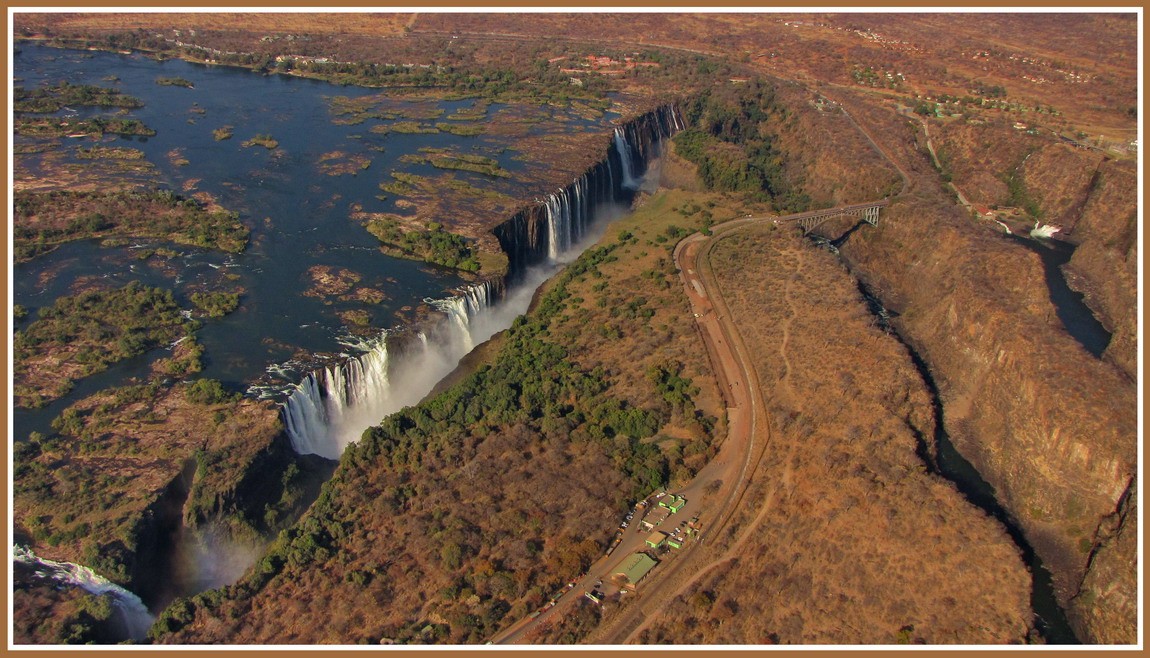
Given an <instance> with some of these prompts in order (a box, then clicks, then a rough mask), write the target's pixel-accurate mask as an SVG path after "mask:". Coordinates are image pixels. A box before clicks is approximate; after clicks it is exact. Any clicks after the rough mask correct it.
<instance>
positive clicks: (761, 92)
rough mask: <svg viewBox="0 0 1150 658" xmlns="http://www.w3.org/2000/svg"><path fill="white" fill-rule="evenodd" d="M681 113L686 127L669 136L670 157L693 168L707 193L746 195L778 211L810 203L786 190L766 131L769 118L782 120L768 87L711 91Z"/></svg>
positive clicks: (756, 84)
mask: <svg viewBox="0 0 1150 658" xmlns="http://www.w3.org/2000/svg"><path fill="white" fill-rule="evenodd" d="M683 110H684V111H683V114H684V117H685V118H686V119H687V122H688V125H689V127H688V128H687V130H684V131H683V132H681V133H679V134H678V135H676V136H675V152H676V153H678V154H679V155H681V156H682V157H684V158H686V159H687V160H690V161H691V162H693V163H695V164H696V165H697V166H698V167H699V177H700V178H701V179H702V181H703V183H704V184H705V185H706V186H707V187H708V188H709V189H713V190H725V191H736V192H747V193H749V194H750V195H752V196H753V197H755V198H757V199H762V200H767V199H769V200H771V201H772V202H773V203H774V204H775V205H776V206H777V207H779V208H784V209H787V210H791V211H795V212H798V211H801V210H806V207H807V205H808V204H809V203H810V200H809V199H808V198H806V196H805V195H803V194H801V193H800V192H798V191H797V190H795V189H793V188H792V186H791V185H789V184H788V182H787V180H786V177H785V176H784V172H783V156H782V153H781V152H780V151H779V150H778V149H777V148H776V147H775V144H774V141H775V137H774V135H773V134H772V132H771V130H770V129H769V127H768V126H769V120H770V119H771V118H772V116H774V115H778V116H784V115H785V110H784V109H783V107H782V106H781V105H779V104H777V103H776V101H775V92H774V89H773V88H772V87H770V86H769V85H766V84H762V83H760V82H759V81H758V80H751V81H750V82H748V83H746V84H743V85H738V86H735V87H716V88H715V89H712V90H710V91H708V92H706V93H703V94H699V95H697V96H695V97H694V98H692V99H690V100H688V101H686V102H685V103H684V108H683Z"/></svg>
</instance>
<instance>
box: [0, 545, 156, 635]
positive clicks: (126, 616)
mask: <svg viewBox="0 0 1150 658" xmlns="http://www.w3.org/2000/svg"><path fill="white" fill-rule="evenodd" d="M12 557H13V559H14V560H15V561H16V562H20V563H23V564H26V565H28V566H30V567H31V568H33V569H35V570H36V571H37V572H39V573H41V574H42V575H44V576H46V577H50V578H52V579H53V580H55V581H56V582H59V583H63V584H65V585H72V586H75V587H79V588H81V589H83V590H84V591H85V592H88V593H89V594H92V595H93V596H107V597H110V598H111V599H112V606H113V608H115V610H116V612H117V613H118V616H119V618H120V621H121V622H123V624H124V627H125V629H126V630H127V632H128V636H129V637H131V638H132V639H133V640H143V639H144V638H146V637H147V635H148V629H149V628H151V627H152V622H153V621H155V618H154V617H152V615H151V614H150V613H149V612H148V608H147V607H146V606H144V602H143V601H141V600H140V597H138V596H136V595H135V594H133V593H131V592H129V591H128V590H126V589H124V588H123V587H120V586H119V585H117V584H115V583H113V582H111V581H110V580H108V579H107V578H104V577H103V576H101V575H99V574H98V573H96V572H95V571H92V570H91V569H90V568H88V567H85V566H81V565H79V564H72V563H71V562H55V561H53V560H45V559H42V558H38V557H36V555H35V554H34V553H33V552H32V549H30V548H27V547H25V546H20V545H16V546H13V547H12Z"/></svg>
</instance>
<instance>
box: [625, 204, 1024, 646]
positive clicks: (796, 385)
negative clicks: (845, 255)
mask: <svg viewBox="0 0 1150 658" xmlns="http://www.w3.org/2000/svg"><path fill="white" fill-rule="evenodd" d="M721 236H722V237H720V238H716V240H715V241H714V245H713V246H712V247H711V249H710V250H709V253H706V252H705V255H704V256H703V258H704V259H706V261H705V262H701V263H700V265H699V267H700V268H702V269H703V270H704V271H706V269H707V262H709V265H710V267H711V268H712V269H713V277H714V280H715V281H716V282H717V283H716V287H717V290H714V291H713V292H714V293H715V294H721V295H722V296H723V298H724V299H725V301H726V305H727V308H729V309H730V312H731V317H732V320H733V324H734V325H735V327H736V328H737V330H738V332H739V333H740V334H742V338H743V340H744V341H745V343H746V344H747V345H748V346H750V347H748V349H749V351H750V352H751V353H752V361H753V364H754V369H755V370H756V371H757V373H758V377H759V378H760V380H761V381H762V394H763V395H764V397H765V399H764V403H765V406H766V415H767V417H768V418H769V419H770V429H769V433H770V438H769V443H768V445H767V449H766V451H765V452H764V455H763V458H762V461H761V462H760V463H759V466H758V470H757V471H756V473H755V475H754V479H753V483H752V485H751V489H750V490H749V491H748V492H747V493H746V494H745V498H744V503H743V506H744V509H745V510H746V512H745V513H744V516H743V518H741V519H739V521H738V522H737V523H733V524H731V525H730V526H729V527H728V529H727V530H725V531H724V532H723V533H722V534H721V535H718V536H709V537H708V538H707V545H706V549H707V551H708V554H707V557H706V559H705V560H703V559H701V558H700V563H699V564H700V566H699V568H698V570H697V572H696V573H694V574H692V576H691V577H690V578H689V579H688V580H687V582H684V583H682V584H681V585H680V586H679V587H678V588H677V589H676V590H675V595H674V596H673V598H672V600H671V601H670V603H669V605H665V606H662V608H661V610H660V612H658V613H653V615H652V617H653V619H651V620H650V621H649V622H648V625H647V627H646V628H642V627H641V630H639V632H637V633H633V634H632V635H631V638H632V640H637V641H640V642H644V643H673V644H685V643H703V644H778V643H781V644H854V643H861V644H896V643H900V642H902V643H905V642H916V643H917V642H925V643H928V644H949V643H958V644H1001V643H1015V642H1023V641H1025V639H1026V636H1027V632H1028V630H1029V628H1028V626H1029V623H1030V622H1029V619H1028V617H1029V600H1028V597H1029V576H1028V575H1027V573H1026V569H1025V566H1024V565H1023V564H1022V562H1021V560H1020V559H1019V556H1018V553H1017V548H1016V547H1015V546H1014V545H1013V543H1012V542H1011V541H1010V539H1009V537H1007V536H1006V534H1005V532H1003V530H1002V528H1001V526H999V525H998V524H997V523H996V522H995V521H993V520H992V519H990V518H988V517H986V516H985V514H984V513H983V512H982V511H981V510H979V509H977V508H975V507H973V506H972V505H970V504H969V503H967V502H966V501H965V500H964V499H963V497H962V496H961V495H960V494H959V493H958V492H957V491H956V490H955V489H954V488H953V485H951V484H949V483H948V482H946V481H945V480H942V479H941V478H939V477H938V476H936V475H932V474H929V473H928V472H927V470H926V464H924V463H923V461H922V460H921V459H920V458H919V457H918V456H916V454H915V452H916V443H919V442H922V441H924V438H923V437H929V436H931V435H932V434H933V418H932V417H931V414H930V403H929V395H928V393H927V391H926V387H925V385H924V383H923V381H922V380H921V378H920V377H919V375H918V373H917V371H916V370H915V368H914V365H913V364H912V363H911V359H910V357H909V355H908V354H906V352H905V350H904V349H903V348H902V346H901V345H900V344H899V343H898V342H897V341H896V340H895V339H893V338H891V337H890V336H888V335H886V334H884V333H883V332H882V330H881V329H880V328H879V327H877V326H876V325H875V320H874V317H873V316H872V315H871V314H870V313H869V312H868V311H867V309H866V306H865V303H864V302H863V300H862V297H861V296H860V294H859V292H858V289H857V286H856V285H855V283H854V281H853V280H852V278H851V277H850V275H849V274H848V273H847V272H845V271H844V269H843V267H842V265H841V264H840V263H839V262H837V259H836V258H835V257H833V256H832V255H831V254H829V253H827V252H825V251H822V250H819V249H817V248H816V247H814V246H812V245H811V244H809V243H808V242H806V241H804V240H801V239H800V238H799V237H798V236H796V235H795V234H794V233H793V232H791V231H788V230H785V229H779V228H778V227H775V226H774V225H771V224H767V225H765V226H764V225H758V226H750V227H744V228H741V229H734V230H731V231H729V232H727V233H723V234H721ZM859 373H866V376H865V377H860V376H859ZM760 431H767V430H766V428H762V429H761V430H760ZM920 449H921V448H920ZM749 583H754V586H753V587H748V584H749ZM631 605H640V606H645V605H647V603H646V601H645V597H644V596H643V594H642V593H640V595H639V598H638V599H637V600H636V601H635V602H633V603H632V604H631Z"/></svg>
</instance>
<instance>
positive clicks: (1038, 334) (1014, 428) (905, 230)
mask: <svg viewBox="0 0 1150 658" xmlns="http://www.w3.org/2000/svg"><path fill="white" fill-rule="evenodd" d="M844 253H845V254H846V255H847V257H848V259H849V260H850V261H851V262H852V264H853V268H854V270H855V271H856V272H857V273H859V274H860V275H861V276H863V277H864V278H866V279H869V280H870V282H871V283H872V285H873V286H875V287H876V288H877V289H881V290H885V291H887V295H886V297H887V298H889V299H890V300H899V301H898V303H897V305H896V306H895V308H894V310H896V311H897V312H898V313H899V314H900V316H901V317H899V318H898V320H897V324H898V326H899V329H900V332H902V333H904V335H906V336H908V337H909V338H910V340H911V341H912V343H914V344H915V346H916V347H917V349H918V350H919V351H920V353H921V354H922V356H923V358H924V360H925V361H926V362H927V364H928V366H929V367H930V369H931V371H932V372H933V373H934V375H935V377H936V380H937V381H938V384H939V389H940V393H941V396H942V401H943V405H944V408H945V409H946V422H947V430H948V432H949V433H950V435H951V437H952V438H953V440H954V442H955V445H956V447H957V448H958V449H959V451H960V452H962V453H963V455H965V456H966V457H967V458H968V459H970V461H971V462H972V463H973V464H974V465H975V466H976V468H978V470H979V472H980V473H982V475H983V477H985V478H986V479H987V481H988V482H990V484H991V485H992V486H994V488H995V490H996V492H997V494H998V497H999V500H1000V502H1001V503H1002V504H1003V506H1004V507H1006V508H1007V509H1008V510H1010V512H1011V513H1012V515H1013V516H1015V517H1016V518H1017V519H1018V521H1019V523H1020V524H1021V526H1022V527H1023V529H1024V531H1025V533H1026V536H1027V539H1028V540H1029V541H1030V542H1031V544H1032V545H1033V546H1034V547H1035V550H1036V551H1037V552H1038V553H1039V555H1040V556H1041V557H1042V559H1043V560H1044V562H1045V563H1046V564H1047V565H1048V567H1049V568H1050V570H1051V572H1052V574H1053V577H1054V583H1055V587H1056V590H1057V593H1058V596H1059V600H1060V601H1061V602H1062V603H1063V604H1064V605H1069V606H1070V607H1071V608H1079V607H1083V606H1085V605H1086V598H1084V597H1082V596H1081V587H1082V584H1083V578H1084V577H1085V575H1086V573H1087V568H1088V566H1089V565H1090V562H1091V555H1092V554H1094V553H1095V552H1097V551H1099V550H1100V549H1102V547H1103V546H1109V545H1110V544H1109V543H1107V542H1108V541H1109V539H1108V535H1109V534H1110V533H1109V532H1108V531H1107V530H1106V529H1105V528H1104V526H1106V525H1111V524H1112V522H1111V521H1109V519H1111V517H1113V515H1115V514H1116V512H1117V511H1118V510H1119V507H1120V501H1122V500H1123V497H1124V496H1125V495H1126V494H1127V491H1128V490H1129V489H1130V487H1131V486H1132V483H1133V482H1134V478H1135V477H1136V436H1137V415H1136V405H1135V403H1134V401H1135V399H1136V398H1135V393H1136V391H1135V389H1134V386H1133V384H1132V383H1131V382H1130V380H1129V379H1127V378H1126V377H1125V376H1124V375H1123V374H1122V373H1121V372H1120V371H1119V370H1118V369H1116V368H1115V367H1113V366H1112V365H1110V364H1109V363H1106V362H1103V361H1099V360H1097V359H1094V358H1093V357H1091V356H1090V355H1089V354H1088V353H1086V352H1085V351H1084V350H1083V349H1082V348H1081V347H1080V346H1079V345H1078V344H1077V343H1076V342H1075V341H1074V340H1073V339H1072V338H1071V337H1070V336H1068V335H1067V334H1065V332H1064V331H1063V330H1062V329H1061V327H1060V325H1059V324H1058V322H1057V320H1056V319H1055V317H1054V310H1053V306H1052V305H1051V304H1050V302H1049V301H1048V300H1047V299H1045V288H1044V286H1042V284H1041V283H1040V282H1041V281H1042V271H1041V265H1040V263H1039V262H1037V257H1035V256H1033V255H1032V254H1029V253H1027V252H1025V251H1023V250H1021V249H1020V248H1018V247H1015V246H1014V245H1011V244H1009V243H1007V242H1006V241H1005V240H1003V239H1001V238H999V236H998V235H996V234H991V233H989V232H985V233H984V232H983V231H982V230H980V229H979V227H977V226H973V225H970V224H969V222H968V220H966V219H965V218H964V217H962V216H961V214H960V213H956V212H954V211H953V210H952V209H951V208H948V207H947V206H946V205H945V202H942V203H932V202H930V201H922V200H910V201H906V202H900V203H896V204H893V205H892V206H891V208H890V209H889V210H888V211H887V213H886V216H885V217H884V219H883V223H882V224H881V226H880V228H879V229H878V230H876V231H873V232H863V233H861V234H859V235H858V236H857V239H852V241H851V244H849V246H848V247H847V248H846V249H845V250H844ZM1113 550H1115V549H1114V548H1107V549H1106V551H1107V552H1110V551H1113ZM1107 586H1108V587H1109V588H1115V587H1116V588H1118V589H1128V588H1129V587H1133V586H1134V582H1133V581H1129V582H1126V581H1119V582H1111V583H1108V584H1107ZM1129 593H1131V592H1129V591H1128V592H1125V594H1123V596H1125V595H1127V594H1129ZM1099 594H1100V592H1099ZM1087 598H1094V600H1093V602H1092V605H1093V606H1096V607H1106V606H1108V605H1110V604H1116V605H1118V606H1119V607H1121V606H1122V602H1121V601H1119V600H1117V599H1110V600H1109V601H1105V600H1103V597H1087ZM1071 616H1072V617H1073V618H1075V619H1077V620H1079V621H1080V622H1082V620H1083V618H1084V615H1075V614H1073V613H1072V615H1071ZM1103 616H1104V615H1103ZM1077 630H1078V632H1079V633H1080V634H1081V635H1082V637H1083V639H1085V640H1094V639H1100V638H1101V637H1103V634H1102V633H1100V632H1098V631H1096V630H1094V629H1092V628H1090V627H1089V626H1088V625H1086V624H1084V623H1080V624H1079V627H1078V629H1077Z"/></svg>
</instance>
